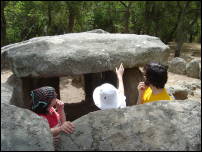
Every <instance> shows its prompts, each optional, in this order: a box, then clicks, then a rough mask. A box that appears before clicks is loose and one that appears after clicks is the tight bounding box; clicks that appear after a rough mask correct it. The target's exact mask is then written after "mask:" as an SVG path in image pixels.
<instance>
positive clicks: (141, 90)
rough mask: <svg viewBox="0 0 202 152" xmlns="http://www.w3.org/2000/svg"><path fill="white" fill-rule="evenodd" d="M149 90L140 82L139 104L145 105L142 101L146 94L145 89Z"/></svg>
mask: <svg viewBox="0 0 202 152" xmlns="http://www.w3.org/2000/svg"><path fill="white" fill-rule="evenodd" d="M146 88H147V86H146V85H145V83H144V82H140V83H139V84H138V86H137V90H138V99H137V104H143V101H142V97H143V94H144V91H145V89H146Z"/></svg>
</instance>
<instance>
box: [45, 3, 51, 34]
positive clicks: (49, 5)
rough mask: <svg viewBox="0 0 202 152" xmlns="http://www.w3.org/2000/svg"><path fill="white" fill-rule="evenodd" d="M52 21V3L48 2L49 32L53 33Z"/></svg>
mask: <svg viewBox="0 0 202 152" xmlns="http://www.w3.org/2000/svg"><path fill="white" fill-rule="evenodd" d="M51 22H52V16H51V4H50V2H48V27H47V32H46V33H47V34H48V35H50V34H51Z"/></svg>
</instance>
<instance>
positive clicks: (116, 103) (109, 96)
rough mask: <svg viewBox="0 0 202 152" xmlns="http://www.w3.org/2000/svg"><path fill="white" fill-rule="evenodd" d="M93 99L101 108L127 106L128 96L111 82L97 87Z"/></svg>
mask: <svg viewBox="0 0 202 152" xmlns="http://www.w3.org/2000/svg"><path fill="white" fill-rule="evenodd" d="M93 100H94V103H95V105H96V106H97V107H98V108H100V109H101V110H105V109H112V108H124V107H126V102H125V100H126V97H125V96H124V95H123V94H121V93H119V91H118V90H117V89H116V88H115V87H114V86H113V85H111V84H109V83H104V84H102V85H101V86H98V87H97V88H95V90H94V91H93Z"/></svg>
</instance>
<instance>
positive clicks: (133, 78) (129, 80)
mask: <svg viewBox="0 0 202 152" xmlns="http://www.w3.org/2000/svg"><path fill="white" fill-rule="evenodd" d="M141 81H143V74H142V73H141V71H140V70H139V68H138V67H135V68H130V69H129V68H128V69H125V70H124V75H123V83H124V91H125V96H126V105H127V106H131V105H135V104H136V103H137V98H138V90H137V86H138V84H139V82H141Z"/></svg>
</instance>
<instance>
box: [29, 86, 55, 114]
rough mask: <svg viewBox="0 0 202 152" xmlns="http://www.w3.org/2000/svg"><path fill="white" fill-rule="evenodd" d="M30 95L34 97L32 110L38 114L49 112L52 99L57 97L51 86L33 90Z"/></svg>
mask: <svg viewBox="0 0 202 152" xmlns="http://www.w3.org/2000/svg"><path fill="white" fill-rule="evenodd" d="M30 95H31V97H32V111H33V112H35V113H38V114H48V109H47V108H48V106H49V105H50V103H51V101H52V99H54V98H57V93H56V92H55V89H54V88H53V87H51V86H44V87H41V88H38V89H35V90H32V91H31V92H30Z"/></svg>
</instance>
